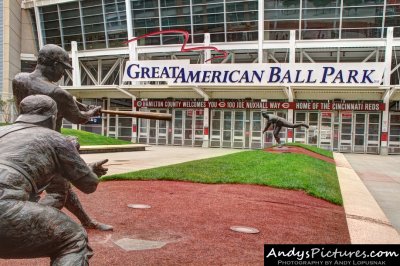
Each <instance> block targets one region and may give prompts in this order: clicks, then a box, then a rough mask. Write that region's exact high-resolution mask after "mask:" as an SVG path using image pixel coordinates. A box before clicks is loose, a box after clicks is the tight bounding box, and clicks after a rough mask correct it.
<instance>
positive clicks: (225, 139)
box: [222, 111, 233, 148]
mask: <svg viewBox="0 0 400 266" xmlns="http://www.w3.org/2000/svg"><path fill="white" fill-rule="evenodd" d="M232 113H233V111H223V123H222V124H223V128H222V130H223V132H222V147H223V148H230V147H231V146H232V116H233V115H232Z"/></svg>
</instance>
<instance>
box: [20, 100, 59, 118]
mask: <svg viewBox="0 0 400 266" xmlns="http://www.w3.org/2000/svg"><path fill="white" fill-rule="evenodd" d="M19 107H20V110H21V114H20V116H18V118H17V120H16V121H15V122H25V123H32V124H34V123H38V122H42V121H45V120H47V119H49V118H50V117H55V116H56V115H57V104H56V102H55V101H54V100H53V99H52V98H50V97H49V96H46V95H31V96H28V97H26V98H24V99H23V100H22V101H21V103H20V105H19Z"/></svg>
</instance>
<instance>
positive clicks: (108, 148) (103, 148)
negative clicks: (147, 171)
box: [79, 144, 150, 154]
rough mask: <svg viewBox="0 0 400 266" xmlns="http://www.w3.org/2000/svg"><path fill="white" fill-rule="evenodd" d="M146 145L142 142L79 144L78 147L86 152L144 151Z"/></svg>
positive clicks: (81, 152)
mask: <svg viewBox="0 0 400 266" xmlns="http://www.w3.org/2000/svg"><path fill="white" fill-rule="evenodd" d="M146 147H150V146H149V145H143V144H127V145H94V146H81V147H80V148H79V153H80V154H88V153H107V152H128V151H145V150H146Z"/></svg>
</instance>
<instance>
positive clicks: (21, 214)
mask: <svg viewBox="0 0 400 266" xmlns="http://www.w3.org/2000/svg"><path fill="white" fill-rule="evenodd" d="M0 217H1V219H0V239H1V241H0V257H1V258H5V259H19V258H38V257H50V258H51V261H52V265H88V260H89V259H90V257H91V256H92V255H93V253H92V249H91V248H90V247H89V245H88V240H87V234H86V231H85V229H83V227H82V226H80V225H79V224H77V223H75V222H74V221H73V220H72V219H71V218H69V217H68V216H67V215H66V214H64V213H63V212H61V211H59V210H57V209H55V208H52V207H49V206H44V205H41V204H39V203H36V202H29V201H17V200H2V201H0Z"/></svg>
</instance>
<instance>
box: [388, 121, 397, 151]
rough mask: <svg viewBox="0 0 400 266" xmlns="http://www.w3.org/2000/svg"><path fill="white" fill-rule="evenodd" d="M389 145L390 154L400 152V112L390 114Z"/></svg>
mask: <svg viewBox="0 0 400 266" xmlns="http://www.w3.org/2000/svg"><path fill="white" fill-rule="evenodd" d="M388 131H389V138H388V141H389V142H388V146H389V153H390V154H400V113H391V114H390V115H389V130H388Z"/></svg>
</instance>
